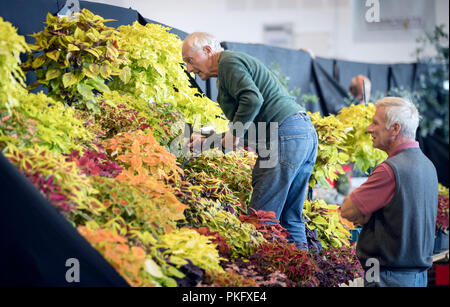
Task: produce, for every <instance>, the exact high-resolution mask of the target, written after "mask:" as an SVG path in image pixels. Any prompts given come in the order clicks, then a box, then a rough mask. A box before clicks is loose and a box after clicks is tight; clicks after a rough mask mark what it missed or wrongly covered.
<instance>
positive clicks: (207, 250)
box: [154, 228, 223, 272]
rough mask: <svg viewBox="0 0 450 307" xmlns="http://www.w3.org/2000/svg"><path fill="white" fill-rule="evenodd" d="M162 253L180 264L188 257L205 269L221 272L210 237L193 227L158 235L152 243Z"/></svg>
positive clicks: (217, 256)
mask: <svg viewBox="0 0 450 307" xmlns="http://www.w3.org/2000/svg"><path fill="white" fill-rule="evenodd" d="M154 247H155V248H157V249H160V250H161V251H162V254H163V255H166V256H169V257H170V260H169V261H170V262H171V263H173V264H174V265H177V266H181V265H184V264H187V260H186V259H189V260H190V261H191V262H192V263H193V264H195V265H197V266H199V267H201V268H202V269H204V270H205V271H216V272H223V269H222V267H221V266H220V264H219V262H220V260H221V258H220V257H219V253H218V251H217V249H216V245H215V244H214V243H212V242H211V238H210V237H207V236H203V235H201V234H199V233H198V232H196V231H195V230H193V229H189V228H181V229H177V230H174V231H172V232H170V233H168V234H164V235H162V236H161V237H160V240H159V241H158V243H156V244H155V245H154Z"/></svg>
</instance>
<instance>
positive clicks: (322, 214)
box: [303, 199, 350, 249]
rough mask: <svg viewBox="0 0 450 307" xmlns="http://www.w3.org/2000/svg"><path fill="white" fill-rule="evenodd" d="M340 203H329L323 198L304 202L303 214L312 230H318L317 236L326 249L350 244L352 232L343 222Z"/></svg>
mask: <svg viewBox="0 0 450 307" xmlns="http://www.w3.org/2000/svg"><path fill="white" fill-rule="evenodd" d="M338 207H339V206H338V205H328V204H327V203H325V201H323V200H321V199H316V200H313V201H310V200H306V201H305V202H304V204H303V216H304V219H305V222H306V226H307V227H308V228H309V229H310V230H317V236H318V238H319V240H320V242H321V243H322V246H323V248H324V249H327V248H329V247H341V246H343V245H344V246H348V245H350V242H349V241H348V239H349V238H350V232H349V231H348V229H347V227H346V226H344V224H343V223H342V222H341V220H340V218H339V212H338V211H337V210H336V209H337V208H338Z"/></svg>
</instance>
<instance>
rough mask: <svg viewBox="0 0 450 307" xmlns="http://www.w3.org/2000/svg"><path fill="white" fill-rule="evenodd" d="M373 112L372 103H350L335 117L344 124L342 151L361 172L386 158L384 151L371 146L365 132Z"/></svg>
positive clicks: (370, 139) (370, 138) (370, 140)
mask: <svg viewBox="0 0 450 307" xmlns="http://www.w3.org/2000/svg"><path fill="white" fill-rule="evenodd" d="M374 114H375V106H374V104H373V103H368V104H367V105H365V104H359V105H353V104H352V105H351V106H350V107H348V108H343V109H342V110H340V111H339V114H338V115H337V116H336V118H337V119H338V120H339V121H340V122H341V123H342V124H343V125H344V131H345V141H344V143H343V144H342V148H343V150H344V152H345V153H346V154H347V155H348V156H349V159H350V162H353V163H355V165H356V166H357V167H358V168H359V169H360V170H361V171H363V172H365V171H367V169H368V168H369V167H374V166H376V165H377V164H378V163H380V162H382V161H384V160H386V158H387V154H386V153H385V152H384V151H381V150H379V149H376V148H373V146H372V137H371V136H370V134H368V133H367V132H366V129H367V127H368V126H369V125H370V123H371V122H372V117H373V115H374Z"/></svg>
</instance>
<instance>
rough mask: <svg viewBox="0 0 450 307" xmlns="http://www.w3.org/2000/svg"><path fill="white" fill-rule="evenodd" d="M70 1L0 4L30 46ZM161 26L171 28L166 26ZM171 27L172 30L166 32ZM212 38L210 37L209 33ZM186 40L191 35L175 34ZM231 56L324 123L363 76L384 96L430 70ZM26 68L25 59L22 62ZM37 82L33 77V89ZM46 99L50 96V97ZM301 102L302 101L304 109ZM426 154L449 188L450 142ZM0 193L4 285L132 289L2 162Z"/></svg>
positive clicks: (299, 57)
mask: <svg viewBox="0 0 450 307" xmlns="http://www.w3.org/2000/svg"><path fill="white" fill-rule="evenodd" d="M65 3H66V1H65V0H33V1H30V0H15V1H7V0H0V8H1V9H0V16H1V17H2V18H3V19H4V20H6V21H9V22H11V23H12V24H13V25H14V26H15V27H16V28H17V29H18V33H19V34H20V35H24V36H25V37H26V40H27V42H33V40H34V39H33V38H31V37H29V36H27V35H29V34H33V33H36V32H39V31H41V30H42V29H43V28H44V22H45V17H46V15H47V13H51V14H52V15H56V14H57V13H58V11H59V10H60V9H61V8H62V7H63V6H64V4H65ZM80 6H81V8H87V9H89V10H90V11H92V12H93V13H95V14H97V15H100V16H102V17H104V18H107V19H110V18H111V19H115V21H111V22H109V23H107V25H109V26H113V27H118V26H120V25H128V24H132V23H133V22H134V21H136V20H137V21H138V22H139V23H141V24H146V23H156V24H161V23H159V22H157V21H153V20H151V19H147V18H145V17H143V16H142V15H141V14H139V12H137V11H135V10H133V9H131V8H129V9H127V8H121V7H117V6H112V5H107V4H101V3H93V2H88V1H80ZM161 25H163V26H167V25H164V24H161ZM168 27H170V26H168ZM205 31H207V29H205ZM170 32H171V33H174V34H176V35H178V37H180V39H184V38H185V37H186V36H187V35H188V33H186V32H184V31H182V30H179V29H175V28H171V29H170ZM222 46H223V47H224V48H225V49H227V50H235V51H241V52H246V53H248V54H250V55H253V56H255V57H257V58H259V59H260V60H261V61H262V62H263V63H265V64H266V65H268V66H269V67H271V66H273V64H275V63H276V64H277V65H278V66H279V68H280V70H281V73H282V74H283V75H285V76H287V77H288V78H289V81H288V83H289V87H290V89H291V90H293V89H296V88H300V89H301V94H314V95H316V96H317V97H318V98H319V103H312V102H309V103H307V104H306V105H305V107H306V109H307V110H308V111H311V112H320V113H321V114H322V115H324V116H325V115H329V114H336V113H337V112H338V111H339V110H340V109H341V108H343V107H345V106H346V104H345V99H346V97H347V96H348V88H349V85H350V80H351V78H352V77H353V76H355V75H357V74H363V75H366V76H367V77H369V78H370V79H371V81H372V95H373V94H375V93H376V92H382V93H385V92H387V91H388V90H389V89H391V88H394V87H404V88H406V89H416V88H417V86H418V77H419V75H420V74H421V73H424V72H426V71H427V70H428V69H429V68H428V66H427V65H424V64H417V63H401V64H372V63H361V62H351V61H344V60H337V59H327V58H322V57H316V58H311V56H310V55H309V53H307V52H305V51H302V50H292V49H285V48H279V47H273V46H267V45H262V44H244V43H235V42H222ZM22 60H24V56H23V57H22ZM33 82H34V77H33V75H32V74H28V75H27V83H28V84H31V83H33ZM191 83H192V85H193V86H196V87H198V88H199V89H200V90H201V91H202V92H203V93H205V95H206V96H208V97H209V98H211V99H212V100H214V101H215V100H216V97H217V89H216V79H215V78H212V79H209V80H206V81H202V80H200V79H199V78H198V77H196V78H195V79H194V78H191ZM44 91H45V89H44ZM300 99H301V98H297V100H298V102H299V103H302V101H301V100H300ZM418 140H419V143H420V146H421V148H422V150H423V151H424V153H425V154H426V155H427V156H428V157H429V158H430V160H432V162H433V163H434V164H435V166H436V169H437V171H438V177H439V182H441V183H442V184H444V185H446V186H448V185H449V181H448V140H441V139H439V138H438V137H435V136H429V137H427V138H425V139H423V138H421V137H418ZM0 187H1V190H0V191H1V193H2V196H3V197H2V200H1V205H0V206H1V209H2V214H1V215H0V246H1V250H2V252H1V253H0V260H1V261H2V262H1V263H2V264H3V267H2V269H1V270H0V285H39V286H44V285H49V286H91V285H92V286H94V285H95V286H126V285H127V283H126V282H125V281H124V280H123V279H122V277H120V276H119V275H118V274H117V273H116V272H115V270H114V269H113V268H112V267H111V266H110V265H109V264H108V263H107V262H106V261H105V260H104V259H103V257H102V256H101V255H100V254H99V253H97V252H96V251H95V249H93V248H92V247H91V246H90V244H89V243H88V242H87V241H86V240H84V238H83V237H81V236H80V235H79V234H78V232H77V231H76V230H75V229H74V228H73V226H72V225H71V224H70V223H69V222H67V220H65V218H64V217H62V216H61V215H60V214H59V213H58V212H57V211H56V209H55V208H53V206H52V205H51V204H50V203H49V202H48V201H47V200H46V199H44V198H43V196H42V195H41V194H40V192H39V191H38V190H37V189H35V188H34V186H33V185H32V184H31V183H30V182H29V181H28V180H27V179H26V178H25V177H24V176H23V175H22V174H21V173H20V172H19V171H18V170H17V169H16V168H15V167H14V166H13V165H12V164H11V163H9V162H8V160H7V159H5V158H4V156H3V155H1V154H0ZM69 258H77V259H78V260H79V262H80V269H81V272H80V282H79V283H68V282H67V281H66V279H65V275H66V272H67V270H68V269H69V268H68V267H66V266H65V261H66V260H67V259H69Z"/></svg>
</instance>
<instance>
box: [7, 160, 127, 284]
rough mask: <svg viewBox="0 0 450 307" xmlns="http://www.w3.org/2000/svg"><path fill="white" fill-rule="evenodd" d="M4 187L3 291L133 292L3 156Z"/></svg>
mask: <svg viewBox="0 0 450 307" xmlns="http://www.w3.org/2000/svg"><path fill="white" fill-rule="evenodd" d="M0 186H1V195H2V197H1V202H0V210H1V214H0V246H1V253H0V263H2V267H1V269H0V286H61V287H64V286H67V287H74V286H83V287H84V286H89V287H92V286H103V287H106V286H108V287H112V286H120V287H125V286H128V284H127V282H126V281H125V280H124V279H123V278H122V277H121V276H120V275H119V274H118V273H117V272H116V271H115V270H114V268H113V267H112V266H111V265H110V264H109V263H108V262H107V261H106V260H105V259H104V258H103V257H102V255H101V254H100V253H98V252H97V251H96V250H95V249H94V248H93V247H92V246H91V245H90V243H89V242H88V241H86V240H85V239H84V238H83V237H82V236H81V235H80V234H79V233H78V231H77V230H76V229H75V228H74V227H73V226H72V224H70V223H69V222H68V221H67V220H66V218H64V217H63V216H62V215H61V214H60V213H59V212H57V210H56V208H55V207H54V206H53V205H51V204H50V203H49V202H48V201H47V199H45V198H44V196H43V195H42V194H41V193H40V192H39V191H38V190H37V189H36V188H35V187H34V186H33V185H32V184H31V182H30V181H29V180H28V179H27V178H26V177H25V176H24V175H23V174H22V173H21V172H20V171H19V170H18V169H17V168H16V167H15V166H14V165H13V164H11V163H10V162H9V160H7V159H6V158H5V156H3V154H2V153H0ZM70 259H76V260H77V261H78V263H75V262H71V261H72V260H70ZM77 268H78V269H79V270H78V272H75V270H77ZM78 277H79V278H78Z"/></svg>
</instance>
